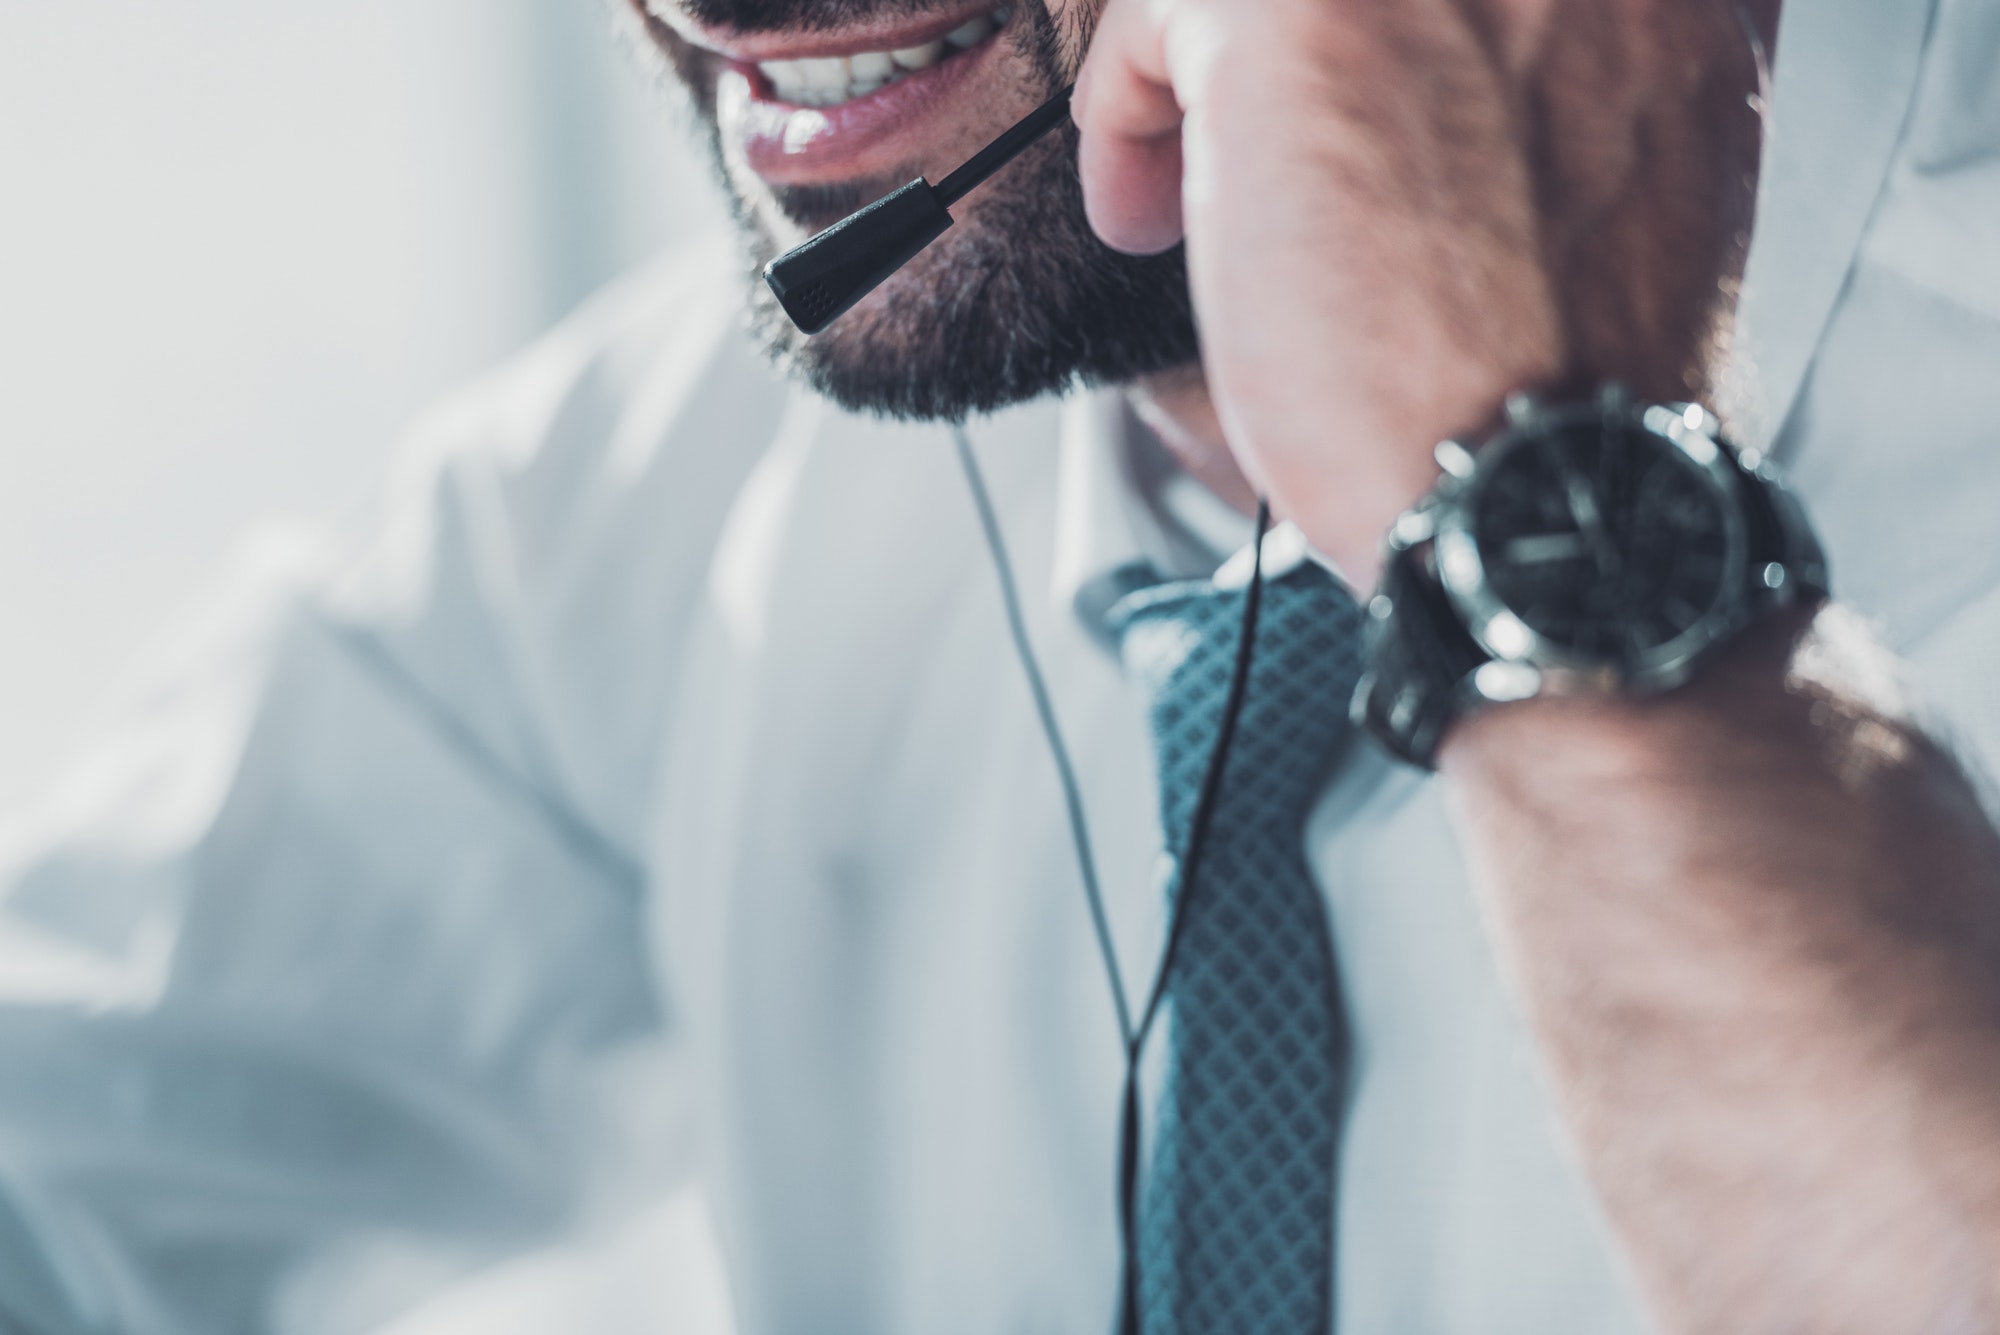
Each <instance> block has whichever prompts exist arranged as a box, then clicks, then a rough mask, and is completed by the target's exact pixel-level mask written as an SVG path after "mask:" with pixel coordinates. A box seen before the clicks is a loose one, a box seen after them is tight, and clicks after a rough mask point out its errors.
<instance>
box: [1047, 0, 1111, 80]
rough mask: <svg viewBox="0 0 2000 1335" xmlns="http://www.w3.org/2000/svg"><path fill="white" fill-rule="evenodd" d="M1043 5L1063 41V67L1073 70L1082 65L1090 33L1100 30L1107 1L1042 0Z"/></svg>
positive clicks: (1061, 41)
mask: <svg viewBox="0 0 2000 1335" xmlns="http://www.w3.org/2000/svg"><path fill="white" fill-rule="evenodd" d="M1042 7H1043V8H1044V9H1045V10H1047V11H1048V15H1049V22H1050V23H1051V25H1052V26H1053V27H1054V28H1055V31H1056V34H1057V38H1058V40H1059V42H1060V44H1061V49H1062V64H1063V68H1064V69H1065V70H1068V71H1070V72H1071V73H1074V72H1075V71H1076V70H1077V69H1079V68H1080V67H1081V66H1082V65H1083V53H1084V49H1085V48H1086V47H1087V46H1088V45H1089V44H1090V35H1091V34H1092V33H1094V32H1096V31H1097V20H1098V18H1099V17H1100V16H1101V15H1102V14H1103V13H1104V0H1043V3H1042Z"/></svg>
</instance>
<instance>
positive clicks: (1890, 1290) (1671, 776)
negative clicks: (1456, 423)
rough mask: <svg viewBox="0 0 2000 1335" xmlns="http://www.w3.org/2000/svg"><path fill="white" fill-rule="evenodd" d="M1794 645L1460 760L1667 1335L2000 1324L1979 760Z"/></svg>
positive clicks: (1530, 712) (1506, 902) (1997, 856)
mask: <svg viewBox="0 0 2000 1335" xmlns="http://www.w3.org/2000/svg"><path fill="white" fill-rule="evenodd" d="M1795 629H1796V628H1795V627H1772V628H1769V629H1768V630H1767V631H1766V632H1765V633H1763V634H1762V635H1761V636H1758V637H1753V638H1752V640H1751V641H1749V642H1747V643H1745V644H1742V645H1740V646H1738V648H1737V649H1736V650H1735V651H1733V652H1732V654H1731V655H1730V656H1729V658H1728V659H1727V660H1725V661H1724V662H1723V663H1721V664H1719V665H1717V668H1716V670H1714V671H1713V672H1711V673H1709V674H1708V675H1706V676H1705V677H1704V678H1702V679H1701V680H1700V681H1698V682H1697V683H1696V684H1695V685H1693V686H1691V687H1689V688H1686V689H1684V690H1683V691H1680V692H1677V693H1675V694H1673V695H1670V696H1668V697H1666V698H1664V699H1662V700H1657V701H1654V702H1651V703H1646V704H1632V703H1624V702H1603V703H1580V702H1573V701H1572V702H1561V701H1543V702H1535V703H1530V704H1525V705H1519V706H1510V707H1506V708H1502V709H1496V710H1493V711H1490V712H1489V713H1487V714H1485V715H1483V716H1479V717H1476V718H1474V719H1472V720H1469V721H1468V722H1466V723H1464V724H1462V725H1461V726H1460V727H1459V728H1458V730H1457V731H1456V733H1455V734H1454V735H1453V736H1452V737H1451V738H1450V739H1449V741H1448V743H1447V746H1446V748H1445V750H1444V753H1443V756H1442V761H1443V765H1444V768H1445V771H1446V773H1447V775H1448V776H1449V779H1450V781H1451V784H1452V787H1453V792H1454V797H1455V800H1456V802H1457V804H1458V806H1459V809H1460V813H1461V816H1462V823H1463V825H1464V827H1465V829H1466V831H1467V833H1468V835H1469V838H1470V843H1471V846H1472V848H1473V850H1474V858H1475V862H1476V864H1477V869H1478V873H1479V881H1480V884H1481V893H1482V895H1483V898H1484V903H1485V908H1486V910H1487V912H1488V915H1489V917H1490V919H1491V922H1492V925H1493V927H1494V930H1495V932H1496V935H1497V937H1498V940H1499V941H1500V943H1501V947H1502V949H1503V951H1504V952H1505V954H1506V955H1507V957H1508V959H1507V962H1508V965H1509V967H1510V969H1511V970H1512V972H1513V974H1514V976H1515V979H1516V981H1517V983H1518V985H1519V989H1520V991H1521V993H1522V996H1523V997H1524V999H1525V1002H1526V1005H1527V1009H1528V1013H1529V1016H1530V1018H1531V1022H1532V1024H1533V1025H1534V1028H1535V1030H1536V1032H1537V1035H1538V1037H1539V1039H1540V1042H1541V1045H1542V1048H1543V1051H1544V1053H1545V1054H1546V1058H1547V1061H1548V1065H1549V1068H1550V1072H1551V1075H1552V1077H1553V1080H1554V1086H1555V1092H1556V1096H1557V1100H1558V1103H1559V1105H1560V1107H1561V1108H1562V1110H1563V1112H1564V1114H1565V1117H1566V1119H1567V1121H1568V1122H1569V1124H1570V1126H1571V1128H1572V1129H1573V1131H1574V1134H1575V1135H1576V1138H1577V1140H1578V1144H1579V1148H1580V1150H1581V1152H1582V1155H1583V1158H1584V1162H1585V1165H1586V1168H1587V1169H1588V1171H1589V1173H1590V1175H1591V1177H1592V1179H1593V1180H1594V1182H1595V1184H1596V1186H1597V1188H1598V1190H1599V1191H1600V1193H1601V1195H1602V1197H1603V1199H1604V1201H1605V1203H1606V1205H1607V1207H1608V1209H1609V1211H1610V1214H1611V1216H1612V1218H1613V1220H1614V1222H1615V1224H1616V1226H1617V1227H1618V1229H1619V1230H1620V1232H1621V1234H1622V1236H1623V1237H1624V1239H1625V1241H1626V1243H1627V1246H1628V1247H1629V1249H1630V1251H1631V1253H1632V1256H1633V1259H1634V1261H1635V1263H1636V1266H1637V1268H1638V1270H1639V1272H1640V1274H1641V1276H1642V1278H1643V1281H1644V1283H1645V1284H1646V1286H1647V1289H1648V1291H1649V1294H1650V1296H1651V1297H1652V1299H1653V1301H1654V1303H1655V1305H1656V1307H1657V1309H1658V1310H1659V1312H1660V1313H1661V1316H1662V1318H1663V1320H1664V1322H1665V1324H1666V1325H1667V1327H1668V1328H1669V1329H1674V1330H1688V1331H1704V1332H1708V1331H1732V1330H1740V1331H1758V1332H1764V1331H1832V1330H1841V1331H1846V1330H1853V1331H1871V1332H1880V1331H1895V1330H1956V1329H1974V1328H1976V1329H1987V1328H1990V1327H1991V1325H1992V1323H1993V1322H1994V1321H1996V1320H2000V1289H1996V1287H1995V1284H1994V1281H1993V1280H1992V1279H1991V1278H1990V1276H1992V1275H1993V1274H1995V1273H2000V844H1997V843H1996V840H1995V837H1994V834H1993V832H1992V830H1991V828H1990V827H1989V825H1988V824H1987V821H1986V819H1985V817H1984V815H1983V813H1982V812H1981V811H1980V809H1979V806H1978V803H1977V802H1976V800H1975V799H1974V796H1973V794H1972V792H1971V789H1970V787H1969V786H1968V784H1967V783H1966V781H1965V780H1964V778H1963V776H1962V775H1961V774H1960V773H1959V771H1958V770H1957V769H1956V767H1955V766H1953V765H1952V764H1951V763H1950V761H1949V760H1948V758H1947V757H1945V756H1944V755H1943V754H1942V753H1941V752H1940V751H1939V750H1938V749H1937V748H1936V747H1934V746H1932V745H1931V744H1930V743H1928V742H1927V741H1926V740H1925V739H1924V738H1923V737H1922V736H1921V735H1920V734H1919V733H1917V732H1916V731H1915V730H1914V729H1913V728H1911V727H1910V726H1908V725H1907V724H1905V723H1903V722H1901V721H1899V720H1898V719H1896V718H1895V717H1894V713H1893V710H1891V709H1889V708H1888V707H1886V702H1884V701H1882V700H1880V699H1876V700H1872V701H1871V700H1867V699H1864V698H1862V697H1863V695H1864V694H1865V693H1864V692H1862V691H1860V690H1857V689H1855V688H1854V687H1853V685H1852V683H1849V682H1843V681H1841V680H1839V677H1840V675H1841V670H1843V669H1857V668H1865V667H1866V665H1865V664H1864V663H1861V662H1860V661H1859V660H1860V659H1861V658H1863V657H1865V655H1863V654H1860V653H1858V652H1857V651H1856V650H1855V649H1854V648H1853V647H1852V646H1851V645H1842V644H1838V643H1835V644H1828V643H1826V642H1825V640H1824V639H1819V640H1818V641H1817V642H1816V643H1814V644H1812V646H1811V647H1810V649H1809V651H1808V652H1807V653H1804V654H1799V655H1795V654H1793V653H1792V652H1791V650H1792V647H1793V632H1794V630H1795ZM1835 638H1836V639H1838V637H1837V636H1836V637H1835ZM1802 661H1803V662H1805V663H1806V665H1807V667H1808V668H1809V669H1810V672H1809V673H1808V675H1812V676H1815V677H1816V680H1814V681H1810V682H1809V681H1805V680H1802V679H1801V675H1800V672H1799V670H1798V669H1799V665H1800V663H1801V662H1802ZM1829 667H1831V668H1832V669H1834V670H1833V671H1829V670H1828V669H1829ZM1848 675H1849V676H1854V675H1865V673H1855V672H1850V673H1849V674H1848Z"/></svg>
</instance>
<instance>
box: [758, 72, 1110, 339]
mask: <svg viewBox="0 0 2000 1335" xmlns="http://www.w3.org/2000/svg"><path fill="white" fill-rule="evenodd" d="M1069 94H1070V90H1069V89H1067V88H1065V89H1063V90H1062V91H1061V92H1060V93H1057V94H1056V95H1055V96H1054V97H1052V98H1050V99H1049V100H1048V101H1046V102H1044V103H1042V105H1041V106H1039V107H1036V108H1035V109H1034V110H1033V111H1031V112H1029V113H1028V114H1027V115H1026V116H1024V117H1022V119H1021V121H1020V123H1019V124H1017V125H1015V126H1014V127H1013V128H1012V129H1011V130H1008V131H1007V132H1006V133H1005V134H1003V135H1001V136H1000V137H999V138H998V139H995V140H994V141H993V142H992V143H990V144H988V145H987V146H986V147H985V148H982V149H980V150H979V151H978V152H977V153H975V154H973V155H972V158H971V159H970V160H969V161H968V162H967V163H966V164H965V165H964V166H963V167H960V168H959V169H958V170H957V171H955V172H953V173H952V174H951V175H949V176H947V177H945V178H944V179H943V180H942V181H940V182H938V183H937V184H936V185H932V184H931V183H930V182H929V181H927V180H925V179H924V178H923V177H921V176H919V177H918V178H917V179H916V180H914V181H912V182H910V183H909V184H908V185H906V186H904V187H903V188H902V189H900V190H897V191H894V192H893V193H891V194H887V195H884V196H883V197H882V198H880V199H878V200H876V201H875V202H874V203H873V204H870V205H869V206H868V207H867V208H865V209H862V210H860V211H859V212H857V213H853V214H850V215H848V216H847V217H845V218H842V219H841V220H840V221H839V222H837V223H835V224H834V225H833V226H831V227H829V228H827V229H826V230H825V231H824V232H821V233H820V234H819V235H818V236H816V237H814V238H813V239H812V240H810V241H808V242H806V243H805V244H804V245H801V246H798V247H797V248H795V249H793V250H790V251H787V252H786V253H785V254H783V255H780V256H779V257H778V258H777V259H775V260H772V261H771V262H770V263H769V264H767V265H765V266H764V282H765V283H766V284H768V285H769V286H770V289H771V291H772V293H773V294H774V295H775V296H776V297H777V298H778V304H779V305H780V306H782V307H784V308H785V314H787V315H789V316H791V317H792V323H793V324H795V325H797V326H798V327H799V328H800V329H802V330H804V331H805V332H806V333H808V334H817V333H818V332H819V331H820V330H822V329H824V328H826V327H827V326H828V325H830V324H832V323H833V322H834V321H835V320H837V319H839V318H840V317H841V316H842V315H845V314H846V313H847V311H848V310H849V309H850V308H851V307H853V305H854V303H856V302H857V301H860V300H861V299H862V298H863V297H865V296H867V295H868V294H869V293H870V292H873V291H874V290H875V289H876V287H878V286H879V285H880V284H881V282H882V280H883V279H885V278H887V277H888V276H889V275H890V274H892V273H894V272H896V270H898V269H900V268H902V267H903V266H904V265H905V264H908V263H909V262H910V261H911V260H913V259H915V258H916V256H917V252H919V251H921V250H922V249H923V248H924V247H925V246H928V245H929V244H930V243H931V242H933V241H935V240H937V239H938V238H939V237H940V236H942V235H944V231H945V229H946V228H948V227H950V226H951V221H952V220H951V214H950V213H949V212H947V210H948V209H950V208H951V206H952V205H954V204H956V203H958V201H959V200H961V199H963V198H965V197H966V196H967V195H969V194H971V193H972V191H973V190H974V188H975V187H977V186H978V185H979V184H980V183H981V182H983V181H985V180H986V178H987V177H989V176H991V175H993V173H995V172H997V171H999V170H1000V169H1001V168H1002V167H1004V166H1006V165H1007V164H1008V163H1010V162H1012V161H1013V160H1014V159H1015V158H1017V157H1019V156H1020V155H1021V153H1022V151H1023V150H1025V149H1026V148H1027V147H1028V146H1029V145H1030V144H1032V143H1034V142H1035V141H1036V140H1038V139H1040V138H1041V137H1042V136H1043V135H1045V134H1047V133H1048V132H1049V131H1050V130H1052V129H1054V128H1055V127H1056V126H1057V125H1059V124H1061V123H1062V122H1063V121H1064V120H1066V119H1067V118H1068V116H1069Z"/></svg>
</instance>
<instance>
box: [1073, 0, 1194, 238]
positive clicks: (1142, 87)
mask: <svg viewBox="0 0 2000 1335" xmlns="http://www.w3.org/2000/svg"><path fill="white" fill-rule="evenodd" d="M1071 107H1072V114H1073V115H1074V116H1075V119H1076V124H1077V129H1078V131H1079V132H1080V135H1081V146H1080V148H1079V151H1078V159H1077V161H1078V168H1079V170H1080V171H1081V173H1082V175H1083V203H1084V211H1085V213H1086V214H1087V215H1088V217H1089V219H1090V225H1091V228H1092V229H1093V230H1094V231H1096V233H1097V235H1098V236H1099V237H1101V238H1102V239H1103V240H1104V242H1105V244H1106V245H1109V246H1111V247H1113V248H1114V249H1117V250H1123V251H1128V252H1130V253H1133V254H1142V255H1145V254H1153V253H1155V252H1157V251H1162V250H1165V249H1167V248H1168V247H1170V246H1172V245H1174V244H1175V243H1176V242H1178V241H1179V240H1180V239H1181V115H1182V113H1181V106H1180V103H1179V102H1178V101H1177V100H1176V99H1175V97H1174V90H1173V87H1172V85H1171V84H1170V83H1169V82H1168V77H1167V70H1166V62H1165V59H1164V54H1163V43H1162V34H1161V31H1160V25H1159V21H1158V19H1157V17H1156V16H1155V14H1154V13H1152V12H1149V6H1148V4H1147V3H1146V0H1110V2H1109V3H1108V4H1107V5H1106V6H1105V9H1104V14H1103V16H1102V18H1101V19H1100V20H1099V22H1098V25H1097V31H1096V34H1095V36H1094V37H1093V38H1092V39H1091V44H1090V54H1089V56H1088V57H1087V58H1086V59H1085V60H1084V63H1083V69H1082V71H1081V73H1079V75H1078V76H1077V83H1076V93H1075V95H1074V97H1073V98H1072V101H1071Z"/></svg>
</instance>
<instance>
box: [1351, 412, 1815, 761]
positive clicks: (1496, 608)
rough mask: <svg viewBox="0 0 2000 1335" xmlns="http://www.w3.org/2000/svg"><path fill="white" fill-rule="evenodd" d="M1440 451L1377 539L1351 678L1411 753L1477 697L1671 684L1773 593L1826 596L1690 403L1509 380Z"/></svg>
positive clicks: (1767, 493)
mask: <svg viewBox="0 0 2000 1335" xmlns="http://www.w3.org/2000/svg"><path fill="white" fill-rule="evenodd" d="M1437 460H1438V464H1439V466H1440V467H1441V468H1443V470H1444V477H1443V479H1442V480H1441V481H1440V482H1439V483H1438V485H1437V486H1436V487H1435V488H1433V489H1432V491H1431V493H1430V494H1429V495H1428V496H1426V497H1425V498H1424V499H1423V500H1422V501H1420V502H1419V503H1418V504H1417V505H1416V506H1415V507H1414V508H1412V509H1410V510H1408V511H1406V512H1405V513H1404V514H1403V515H1402V517H1401V518H1400V519H1398V520H1397V521H1396V525H1395V527H1394V529H1393V530H1392V531H1391V533H1390V535H1389V539H1388V544H1387V550H1386V553H1385V558H1384V562H1383V573H1382V583H1381V587H1380V589H1379V591H1378V592H1377V593H1376V595H1375V597H1374V598H1373V599H1372V600H1371V601H1370V603H1369V606H1368V611H1369V637H1370V638H1369V646H1368V668H1367V671H1366V672H1365V674H1364V675H1363V676H1362V679H1361V683H1360V685H1359V686H1358V687H1357V688H1356V690H1355V694H1354V720H1355V722H1356V723H1357V724H1358V725H1359V726H1361V727H1362V728H1364V729H1366V730H1367V731H1368V732H1370V733H1371V734H1373V735H1374V737H1375V738H1376V739H1377V740H1378V741H1380V742H1381V743H1382V745H1383V746H1384V747H1386V748H1387V749H1388V750H1389V751H1390V752H1391V753H1392V754H1394V755H1396V756H1398V757H1400V758H1401V759H1403V760H1407V761H1409V762H1410V763H1412V764H1416V765H1421V766H1424V767H1426V768H1431V767H1433V766H1434V764H1435V756H1436V754H1437V749H1438V745H1439V743H1440V742H1441V741H1442V740H1443V738H1444V735H1445V732H1446V730H1447V729H1448V728H1449V727H1450V726H1451V724H1452V722H1453V721H1454V720H1455V719H1457V718H1458V717H1460V716H1461V715H1463V714H1465V713H1467V712H1468V711H1470V710H1473V709H1477V708H1480V707H1482V706H1484V705H1487V704H1492V703H1499V702H1503V701H1510V700H1524V699H1528V698H1530V697H1534V696H1540V695H1551V694H1577V693H1594V694H1605V693H1614V692H1615V693H1622V694H1627V695H1638V696H1643V695H1652V694H1657V693H1659V692H1662V691H1666V690H1669V689H1671V688H1673V687H1675V686H1678V685H1680V684H1681V683H1682V682H1685V681H1687V680H1688V678H1690V677H1691V676H1693V675H1694V674H1695V673H1696V672H1697V671H1699V670H1700V668H1701V666H1702V664H1704V663H1705V662H1707V661H1708V660H1710V659H1711V658H1712V657H1714V655H1715V654H1716V653H1717V651H1719V650H1720V649H1721V648H1722V647H1723V646H1724V645H1726V644H1728V643H1729V642H1730V641H1731V640H1732V639H1734V638H1735V637H1736V636H1738V635H1740V634H1741V633H1742V632H1743V631H1744V630H1745V629H1747V628H1748V627H1750V626H1751V625H1753V624H1755V623H1756V622H1757V621H1758V620H1759V619H1761V618H1762V617H1763V616H1765V615H1766V614H1767V613H1769V612H1770V611H1771V610H1772V609H1773V608H1777V607H1783V606H1788V605H1791V604H1795V603H1801V602H1813V601H1817V600H1819V599H1822V598H1824V597H1826V595H1827V571H1826V557H1825V554H1824V552H1823V551H1822V550H1821V548H1820V544H1819V541H1818V539H1816V538H1815V537H1814V536H1813V532H1812V529H1811V527H1810V525H1808V524H1807V522H1806V517H1805V512H1804V510H1803V509H1802V508H1801V507H1800V506H1799V503H1798V501H1797V499H1796V498H1795V497H1794V496H1793V494H1792V493H1791V491H1790V490H1788V489H1787V488H1786V487H1785V485H1784V483H1783V482H1782V481H1781V480H1780V479H1779V477H1778V474H1777V471H1776V469H1774V468H1773V466H1772V464H1771V462H1770V460H1768V459H1766V458H1764V457H1762V456H1761V455H1760V454H1759V453H1758V452H1757V451H1755V450H1739V449H1737V448H1735V447H1734V446H1733V445H1731V444H1730V443H1729V442H1728V441H1727V440H1725V439H1724V438H1723V436H1722V432H1721V424H1720V423H1719V422H1717V421H1716V419H1715V417H1714V415H1713V414H1712V413H1710V412H1709V411H1708V410H1707V409H1705V408H1703V407H1701V406H1700V405H1699V404H1692V403H1666V404H1659V403H1644V402H1641V401H1638V400H1636V399H1634V398H1633V397H1632V396H1631V395H1630V394H1629V393H1627V392H1626V391H1625V390H1624V389H1623V388H1622V387H1620V386H1618V385H1609V386H1606V387H1605V388H1604V389H1602V390H1600V391H1599V392H1598V393H1597V394H1596V395H1595V396H1594V397H1591V398H1588V399H1583V400H1572V401H1562V402H1544V401H1542V400H1540V399H1537V398H1535V397H1533V396H1530V395H1516V396H1514V397H1513V398H1512V399H1510V400H1509V401H1508V404H1507V410H1506V420H1505V422H1504V424H1503V425H1501V426H1500V427H1499V428H1498V429H1497V430H1496V431H1494V432H1493V433H1492V434H1490V435H1489V436H1488V437H1487V438H1486V439H1484V440H1483V441H1480V442H1477V443H1476V444H1475V443H1467V442H1464V441H1457V440H1448V441H1445V442H1444V443H1443V444H1441V445H1439V446H1438V447H1437Z"/></svg>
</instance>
